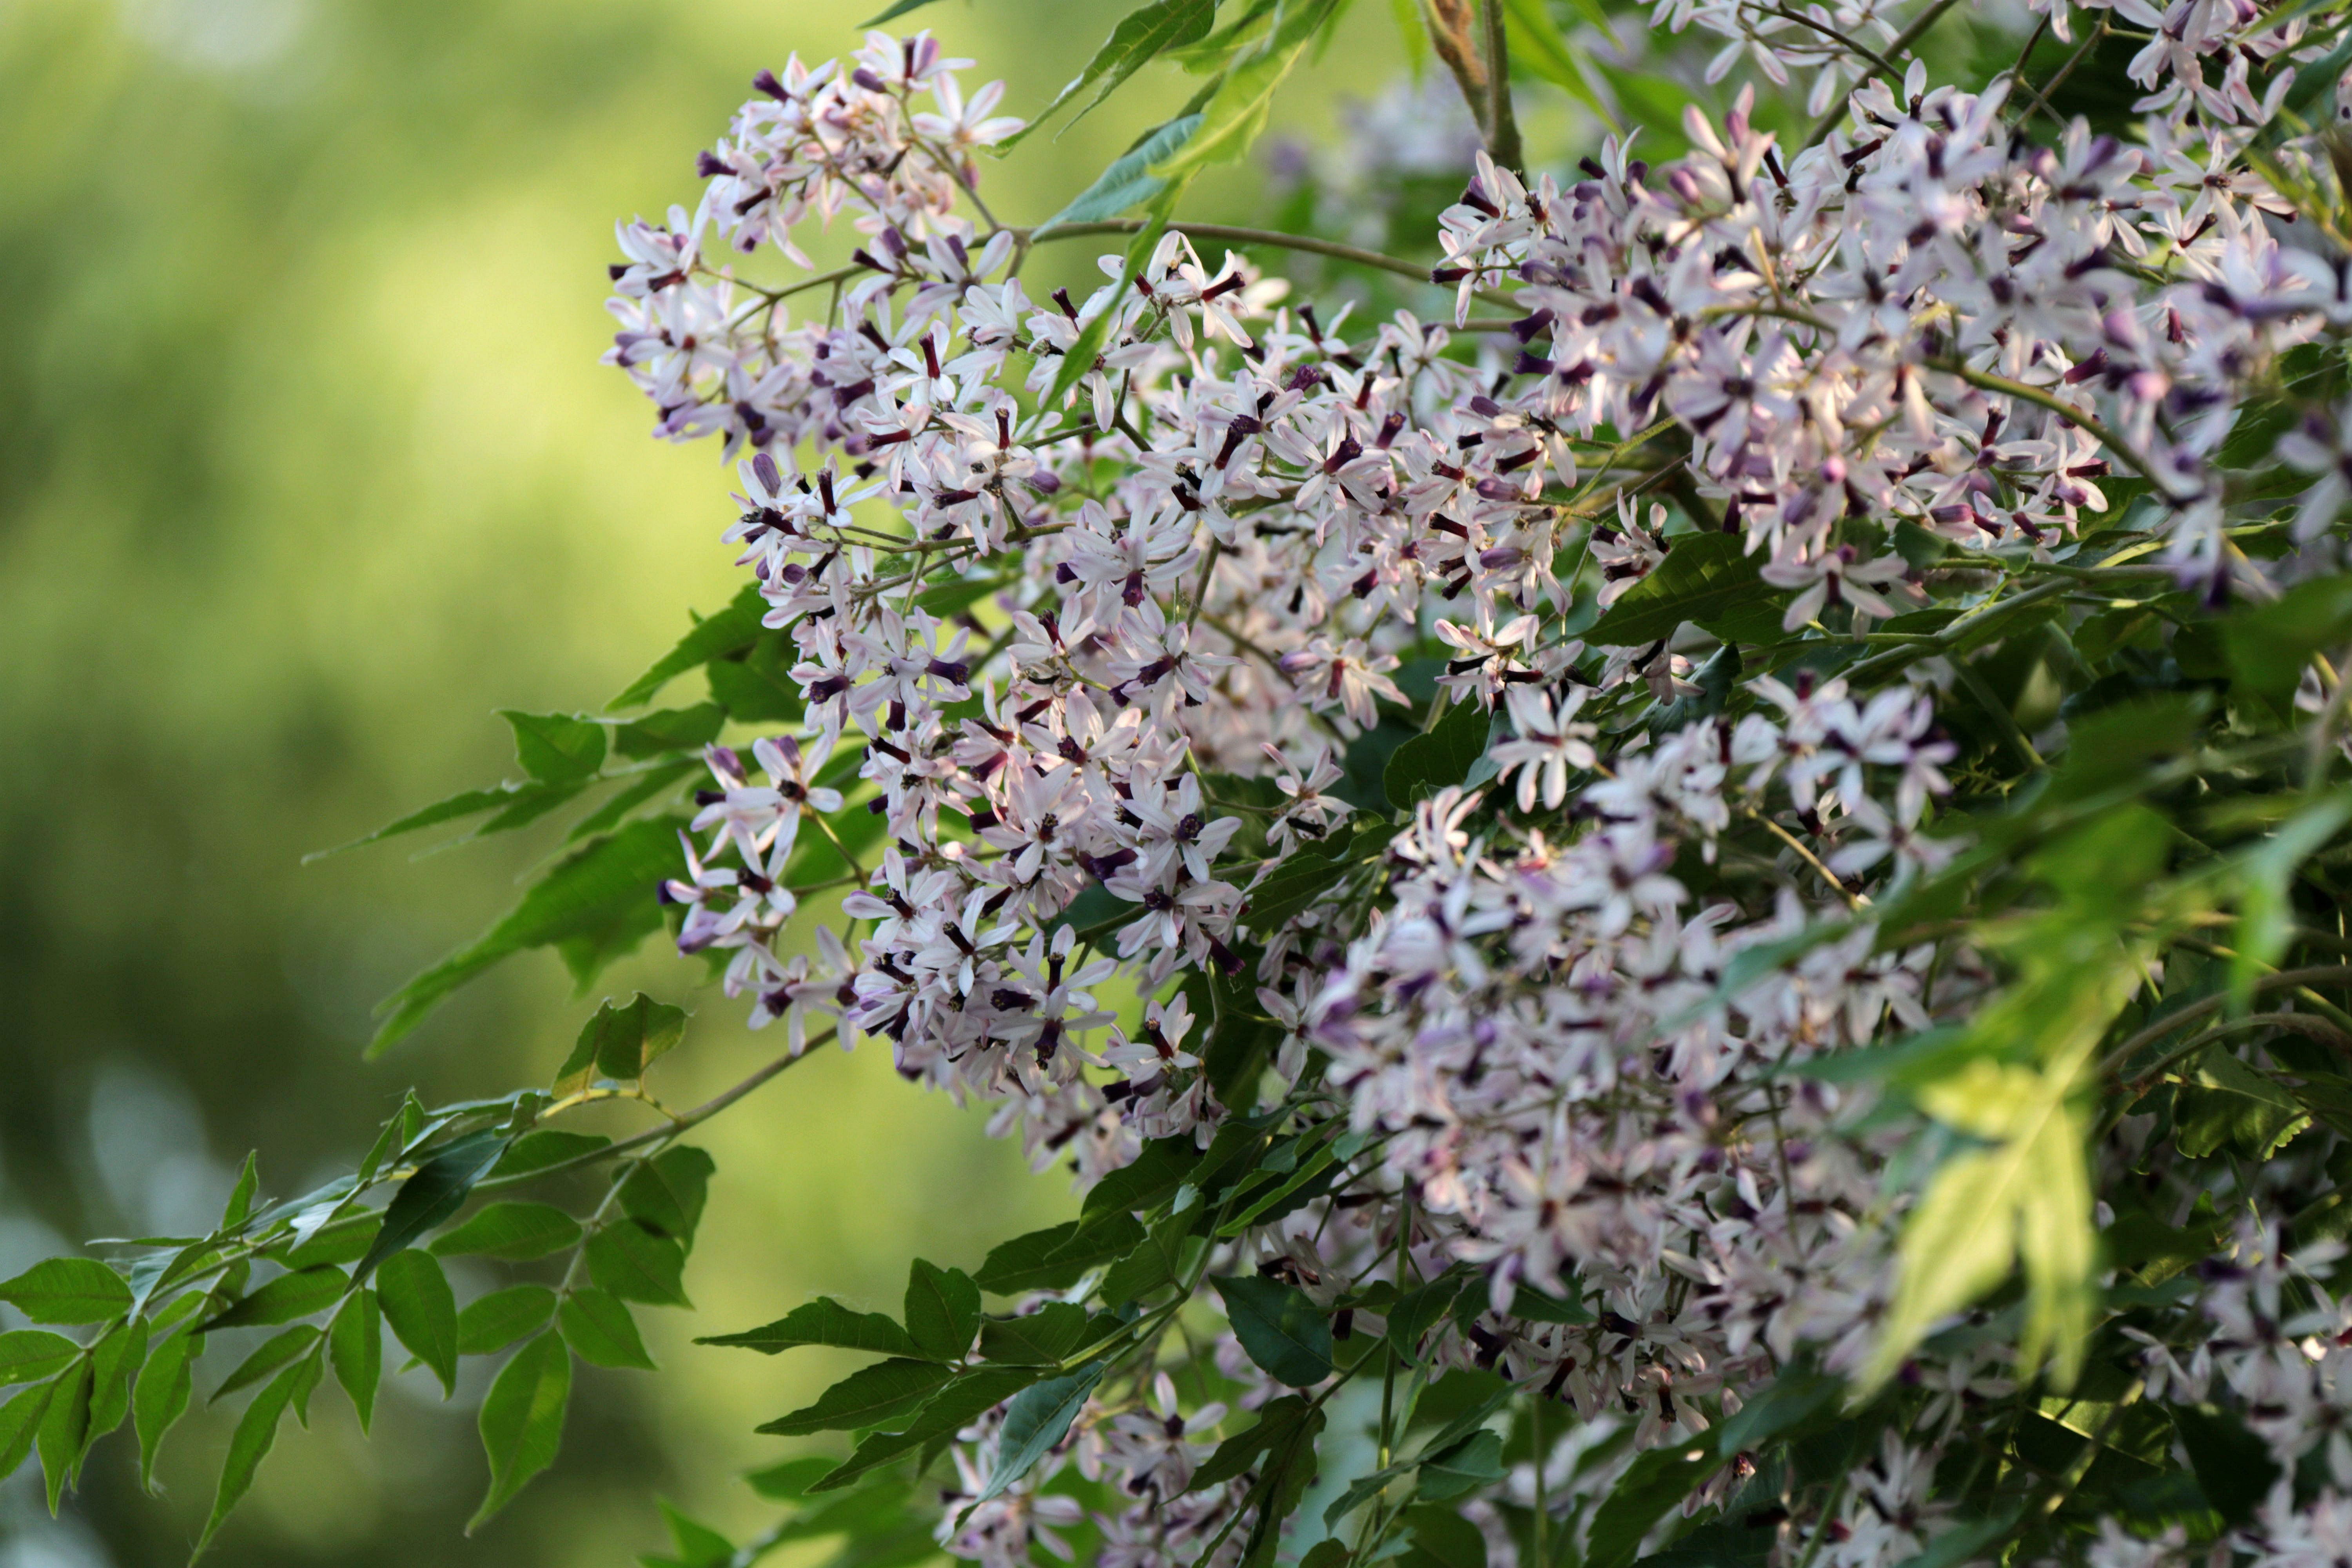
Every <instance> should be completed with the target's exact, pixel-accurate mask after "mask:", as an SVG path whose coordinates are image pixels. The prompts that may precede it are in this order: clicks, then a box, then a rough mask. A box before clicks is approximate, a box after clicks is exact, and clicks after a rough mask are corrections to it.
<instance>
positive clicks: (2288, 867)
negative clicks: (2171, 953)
mask: <svg viewBox="0 0 2352 1568" xmlns="http://www.w3.org/2000/svg"><path fill="white" fill-rule="evenodd" d="M2347 820H2352V790H2336V791H2335V792H2333V793H2332V794H2329V795H2323V796H2322V797H2320V798H2319V799H2318V800H2315V801H2314V802H2312V803H2311V804H2310V805H2306V806H2305V807H2304V808H2303V809H2302V810H2300V811H2298V812H2296V813H2295V814H2294V816H2291V817H2289V818H2287V820H2286V821H2285V822H2284V823H2282V824H2280V825H2279V828H2278V831H2277V832H2275V833H2273V834H2272V835H2271V836H2270V837H2268V838H2266V839H2264V840H2263V842H2262V843H2261V844H2260V845H2259V846H2257V847H2255V849H2254V850H2253V852H2252V854H2250V855H2248V856H2246V857H2245V872H2244V877H2245V883H2244V887H2243V889H2242V891H2241V892H2240V894H2239V899H2238V938H2237V956H2236V957H2235V958H2233V959H2231V961H2230V1006H2231V1011H2232V1012H2236V1013H2243V1012H2244V1011H2245V1010H2246V1008H2247V1006H2248V1005H2249V1004H2250V1003H2251V1002H2252V1000H2253V994H2254V981H2255V979H2256V978H2257V977H2258V976H2260V975H2261V974H2262V973H2263V972H2264V971H2265V970H2268V969H2270V968H2272V967H2273V965H2275V964H2276V963H2277V962H2278V960H2279V959H2280V958H2281V957H2282V956H2283V955H2284V953H2285V952H2286V947H2287V940H2288V938H2289V937H2291V936H2292V935H2293V934H2294V899H2293V898H2292V897H2291V896H2290V894H2289V891H2288V889H2289V888H2290V887H2291V886H2292V884H2293V883H2294V877H2295V872H2296V870H2297V869H2298V868H2301V866H2302V865H2303V863H2304V862H2305V860H2307V859H2309V858H2311V857H2312V856H2313V855H2315V854H2316V853H2318V851H2319V850H2320V848H2321V847H2323V846H2325V845H2326V843H2327V841H2328V840H2329V839H2331V838H2333V837H2336V833H2337V831H2338V830H2340V829H2341V828H2342V827H2343V826H2344V824H2345V823H2346V822H2347Z"/></svg>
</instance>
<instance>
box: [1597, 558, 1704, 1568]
mask: <svg viewBox="0 0 2352 1568" xmlns="http://www.w3.org/2000/svg"><path fill="white" fill-rule="evenodd" d="M1621 602H1622V601H1621ZM1720 1462H1721V1461H1720V1459H1719V1458H1717V1455H1716V1452H1715V1444H1714V1442H1713V1441H1712V1440H1711V1438H1708V1437H1695V1438H1690V1439H1687V1440H1685V1441H1684V1442H1680V1443H1675V1444H1672V1445H1669V1446H1667V1447H1661V1448H1652V1449H1650V1450H1649V1451H1648V1452H1647V1453H1644V1454H1642V1455H1639V1456H1637V1457H1636V1458H1634V1460H1633V1464H1632V1465H1631V1466H1630V1467H1628V1468H1627V1469H1626V1471H1625V1473H1624V1475H1623V1476H1622V1477H1620V1478H1619V1479H1618V1482H1617V1485H1616V1487H1615V1489H1612V1491H1611V1492H1610V1494H1609V1495H1608V1497H1606V1498H1605V1499H1603V1500H1601V1507H1600V1508H1599V1509H1598V1510H1595V1511H1594V1513H1593V1516H1592V1531H1591V1545H1590V1546H1589V1547H1588V1548H1587V1550H1586V1552H1585V1554H1584V1561H1585V1563H1586V1568H1627V1565H1628V1564H1630V1563H1632V1562H1633V1557H1634V1554H1635V1553H1636V1552H1639V1551H1640V1550H1641V1546H1642V1538H1643V1536H1645V1535H1647V1534H1649V1533H1650V1530H1651V1528H1652V1527H1653V1526H1654V1525H1655V1524H1656V1523H1657V1522H1658V1521H1660V1520H1662V1519H1664V1518H1665V1516H1666V1514H1667V1513H1668V1512H1669V1511H1670V1510H1673V1509H1674V1508H1675V1507H1676V1506H1677V1505H1679V1504H1680V1503H1681V1502H1682V1500H1684V1499H1685V1498H1686V1497H1688V1496H1690V1494H1691V1493H1692V1492H1693V1491H1695V1490H1696V1489H1697V1488H1698V1486H1699V1484H1700V1483H1701V1482H1702V1481H1704V1480H1706V1479H1707V1477H1709V1476H1711V1475H1713V1474H1714V1473H1715V1470H1716V1467H1717V1465H1718V1464H1719V1463H1720Z"/></svg>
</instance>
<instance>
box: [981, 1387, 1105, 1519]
mask: <svg viewBox="0 0 2352 1568" xmlns="http://www.w3.org/2000/svg"><path fill="white" fill-rule="evenodd" d="M1103 1371H1104V1363H1101V1362H1097V1363H1095V1364H1094V1365H1092V1366H1088V1367H1082V1368H1080V1369H1079V1370H1078V1371H1076V1372H1074V1373H1070V1374H1069V1375H1068V1376H1067V1377H1057V1378H1054V1379H1052V1380H1050V1381H1048V1382H1045V1383H1040V1384H1033V1385H1031V1386H1030V1387H1027V1388H1024V1389H1023V1390H1022V1391H1021V1392H1020V1393H1018V1394H1014V1395H1013V1400H1012V1403H1011V1404H1009V1405H1006V1406H1005V1407H1004V1425H1003V1427H1002V1428H1001V1429H1000V1430H999V1431H998V1433H997V1440H996V1468H995V1469H993V1470H992V1471H991V1472H990V1473H989V1477H988V1485H987V1486H985V1487H983V1488H982V1489H981V1493H980V1496H979V1497H978V1498H976V1499H974V1501H975V1502H986V1501H988V1500H990V1499H991V1498H997V1497H1002V1496H1003V1495H1004V1490H1005V1489H1006V1488H1007V1487H1010V1486H1012V1485H1013V1483H1014V1482H1015V1481H1018V1480H1019V1479H1021V1478H1022V1477H1024V1476H1025V1475H1027V1474H1028V1473H1029V1472H1030V1471H1031V1470H1033V1469H1034V1468H1036V1466H1037V1461H1038V1460H1040V1459H1042V1458H1045V1456H1046V1455H1047V1454H1049V1453H1051V1452H1053V1450H1054V1446H1055V1444H1057V1443H1059V1442H1060V1441H1061V1440H1062V1439H1063V1438H1064V1437H1065V1436H1068V1434H1069V1430H1070V1423H1071V1422H1072V1421H1075V1420H1076V1419H1077V1415H1078V1412H1079V1411H1080V1410H1082V1409H1084V1408H1085V1407H1086V1403H1087V1395H1088V1394H1092V1393H1093V1392H1094V1390H1095V1384H1097V1383H1100V1382H1101V1381H1102V1375H1103Z"/></svg>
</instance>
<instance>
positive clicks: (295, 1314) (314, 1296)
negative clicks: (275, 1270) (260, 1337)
mask: <svg viewBox="0 0 2352 1568" xmlns="http://www.w3.org/2000/svg"><path fill="white" fill-rule="evenodd" d="M349 1284H350V1281H349V1280H348V1279H344V1277H343V1271H342V1270H341V1269H340V1268H335V1267H334V1266H333V1265H332V1264H320V1265H319V1266H318V1267H317V1268H299V1269H297V1270H295V1271H294V1272H293V1273H291V1274H280V1275H279V1276H278V1278H277V1279H272V1280H271V1281H270V1282H269V1283H268V1284H267V1285H264V1286H263V1287H262V1288H261V1289H258V1290H256V1291H255V1292H253V1294H251V1295H250V1296H247V1297H246V1298H245V1300H241V1301H237V1302H235V1303H232V1304H231V1305H230V1306H228V1307H227V1308H226V1309H224V1310H221V1311H219V1312H217V1313H215V1314H214V1315H213V1316H212V1317H211V1318H210V1319H208V1320H206V1321H205V1324H204V1325H203V1327H201V1328H200V1329H198V1330H197V1332H199V1333H207V1334H208V1333H210V1332H212V1331H214V1330H215V1329H250V1328H255V1327H258V1326H261V1325H264V1324H275V1323H290V1322H292V1321H294V1320H295V1319H297V1318H307V1317H309V1316H310V1314H311V1313H313V1312H323V1311H325V1310H327V1309H328V1308H329V1307H331V1306H332V1305H334V1304H335V1302H336V1301H338V1300H341V1298H342V1294H343V1290H344V1288H345V1287H346V1286H347V1285H349Z"/></svg>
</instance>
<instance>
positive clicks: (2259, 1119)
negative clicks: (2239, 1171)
mask: <svg viewBox="0 0 2352 1568" xmlns="http://www.w3.org/2000/svg"><path fill="white" fill-rule="evenodd" d="M2185 1076H2186V1077H2187V1078H2188V1079H2189V1081H2188V1082H2187V1083H2185V1084H2183V1085H2182V1086H2181V1087H2180V1089H2179V1090H2178V1091H2176V1094H2175V1097H2174V1100H2173V1141H2174V1142H2176V1143H2177V1144H2178V1145H2179V1149H2180V1152H2182V1153H2184V1154H2188V1155H2190V1156H2192V1157H2194V1158H2198V1159H2202V1158H2203V1157H2204V1156H2206V1155H2208V1154H2210V1153H2213V1152H2216V1151H2217V1150H2220V1149H2221V1148H2223V1147H2224V1146H2227V1147H2230V1148H2233V1149H2236V1150H2237V1151H2238V1152H2241V1153H2242V1154H2245V1155H2247V1156H2249V1157H2251V1158H2253V1159H2257V1160H2267V1159H2269V1158H2271V1157H2272V1156H2273V1155H2274V1154H2275V1153H2277V1152H2278V1151H2279V1149H2280V1148H2281V1147H2282V1146H2283V1145H2284V1144H2286V1143H2288V1142H2292V1141H2293V1140H2294V1138H2295V1137H2296V1136H2297V1135H2299V1134H2300V1133H2302V1132H2303V1131H2305V1129H2307V1128H2308V1127H2310V1125H2311V1118H2310V1117H2309V1116H2307V1115H2305V1112H2304V1109H2303V1105H2302V1103H2301V1102H2300V1101H2298V1100H2296V1099H2295V1098H2294V1096H2293V1095H2291V1094H2289V1093H2287V1092H2286V1091H2285V1090H2284V1089H2281V1088H2280V1087H2279V1086H2278V1085H2277V1084H2275V1083H2273V1082H2272V1081H2271V1080H2270V1079H2269V1078H2267V1077H2265V1076H2264V1075H2263V1074H2262V1073H2258V1072H2256V1071H2255V1070H2254V1069H2253V1068H2250V1067H2248V1066H2247V1065H2246V1064H2245V1063H2243V1062H2242V1061H2240V1060H2239V1059H2238V1058H2237V1057H2236V1056H2234V1055H2232V1054H2231V1051H2230V1049H2229V1047H2226V1046H2222V1045H2218V1044H2217V1045H2213V1046H2209V1047H2206V1049H2205V1051H2204V1053H2203V1054H2202V1055H2201V1056H2200V1057H2199V1058H2198V1060H2197V1065H2196V1066H2195V1067H2194V1068H2191V1069H2190V1070H2189V1072H2188V1073H2187V1074H2186V1075H2185Z"/></svg>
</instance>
